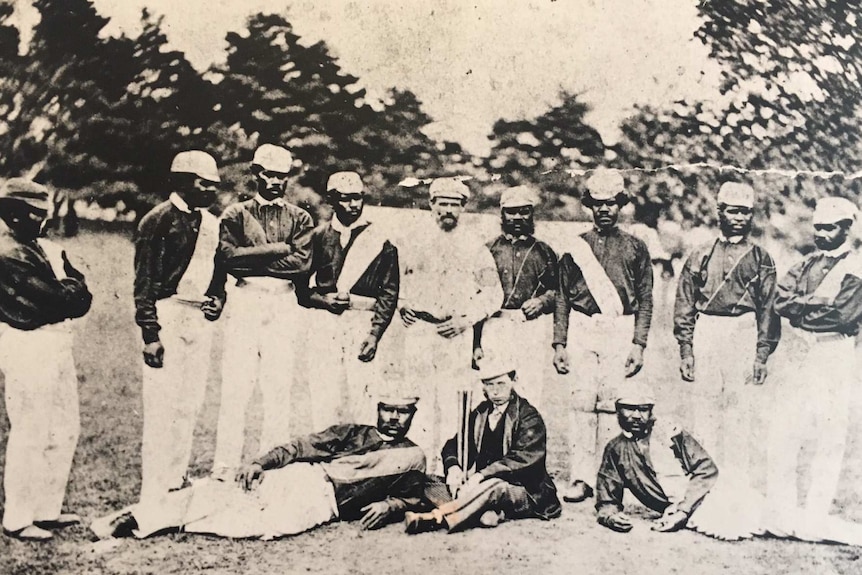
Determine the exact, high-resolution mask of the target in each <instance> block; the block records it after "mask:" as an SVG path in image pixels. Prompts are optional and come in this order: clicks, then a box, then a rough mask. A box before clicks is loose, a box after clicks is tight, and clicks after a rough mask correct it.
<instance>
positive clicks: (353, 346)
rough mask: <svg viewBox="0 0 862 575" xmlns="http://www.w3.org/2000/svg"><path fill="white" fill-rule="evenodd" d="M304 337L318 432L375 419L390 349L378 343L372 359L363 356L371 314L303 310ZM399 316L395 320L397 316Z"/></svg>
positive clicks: (304, 353)
mask: <svg viewBox="0 0 862 575" xmlns="http://www.w3.org/2000/svg"><path fill="white" fill-rule="evenodd" d="M302 315H303V317H304V318H305V321H304V322H303V323H304V325H305V327H306V332H305V333H306V334H307V335H306V337H305V338H304V340H303V342H302V343H301V346H302V348H303V349H302V355H303V357H304V358H305V362H306V374H307V375H306V378H307V381H308V384H309V395H310V398H311V415H312V421H313V423H314V426H313V427H314V430H315V431H318V430H323V429H326V428H327V427H329V426H330V425H335V424H336V423H364V424H368V425H374V424H375V423H376V421H377V420H376V418H375V415H374V414H375V411H374V409H373V405H372V398H371V393H372V391H373V390H374V387H375V383H376V381H377V380H378V378H379V377H380V374H379V369H378V368H377V367H378V365H379V364H380V362H381V361H383V359H382V358H381V355H385V352H384V350H385V349H386V348H385V347H384V346H383V345H382V344H381V345H379V346H378V349H377V355H376V356H375V358H374V360H372V361H370V362H363V361H360V360H359V348H360V346H361V344H362V342H363V341H364V340H365V338H367V337H368V332H369V330H370V329H371V318H372V316H373V312H371V311H365V310H347V311H345V312H344V313H342V314H341V315H334V314H331V313H329V312H328V311H325V310H318V309H310V310H303V311H302ZM396 319H397V318H396Z"/></svg>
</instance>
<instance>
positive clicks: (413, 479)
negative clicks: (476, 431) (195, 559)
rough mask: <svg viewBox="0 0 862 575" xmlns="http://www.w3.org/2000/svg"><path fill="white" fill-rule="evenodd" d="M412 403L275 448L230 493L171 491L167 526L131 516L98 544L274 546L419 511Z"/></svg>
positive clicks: (207, 484)
mask: <svg viewBox="0 0 862 575" xmlns="http://www.w3.org/2000/svg"><path fill="white" fill-rule="evenodd" d="M416 401H417V399H416V398H415V397H409V398H384V399H381V400H380V402H379V403H378V407H377V426H376V427H374V426H370V425H358V424H340V425H334V426H332V427H329V428H328V429H326V430H324V431H322V432H320V433H314V434H311V435H307V436H304V437H297V438H295V439H294V440H292V441H290V442H288V443H287V444H285V445H282V446H280V447H276V448H274V449H273V450H271V451H270V452H268V453H266V454H265V455H263V456H262V457H260V458H258V459H257V460H255V461H254V462H253V463H251V464H249V465H246V466H244V467H242V468H240V469H239V470H238V472H237V473H236V482H235V483H234V482H223V481H219V480H215V479H209V478H207V479H202V480H200V481H197V482H195V483H194V484H193V485H192V486H191V487H188V488H185V489H181V490H177V491H175V492H173V493H172V496H173V499H174V502H175V504H174V506H173V509H174V511H175V512H174V514H173V516H172V517H166V516H164V514H162V515H161V516H160V517H147V516H146V513H143V512H144V511H145V510H138V509H136V508H134V507H131V508H127V509H124V510H122V511H120V512H118V513H115V514H113V515H110V516H107V517H104V518H101V519H98V520H97V521H95V522H94V523H93V524H92V525H91V529H92V530H93V532H94V533H95V534H96V535H97V536H98V537H99V538H102V539H104V538H108V537H128V536H135V537H138V538H143V537H147V536H149V535H152V534H155V533H158V532H162V531H166V530H171V529H177V528H179V529H181V530H183V531H186V532H188V533H205V534H211V535H221V536H224V537H234V538H260V539H274V538H276V537H281V536H285V535H295V534H297V533H302V532H303V531H307V530H309V529H313V528H314V527H317V526H319V525H323V524H325V523H329V522H331V521H336V520H344V521H352V520H356V519H358V520H359V521H360V525H361V526H362V528H363V529H376V528H378V527H382V526H383V525H385V524H386V523H388V522H391V521H393V520H398V519H400V517H401V516H402V515H403V513H404V512H405V511H406V510H409V509H420V508H421V507H422V505H423V503H422V502H423V501H424V499H423V498H422V496H423V488H424V486H425V475H424V472H425V454H424V453H423V452H422V450H421V449H420V448H419V447H417V446H416V445H415V444H414V443H413V442H412V441H410V440H409V439H407V437H406V435H407V431H408V430H409V429H410V424H411V422H412V420H413V415H414V414H415V413H416Z"/></svg>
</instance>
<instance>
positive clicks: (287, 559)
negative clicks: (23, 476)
mask: <svg viewBox="0 0 862 575" xmlns="http://www.w3.org/2000/svg"><path fill="white" fill-rule="evenodd" d="M63 242H64V243H65V244H66V247H67V250H68V251H69V252H70V254H72V258H73V260H74V261H76V262H79V261H83V262H86V265H87V267H88V268H89V271H88V279H89V283H90V286H91V289H92V290H93V292H94V296H95V299H94V305H93V309H92V311H91V313H90V314H89V315H88V316H87V317H86V318H85V319H84V320H82V321H80V322H79V323H78V326H77V332H76V335H77V341H76V346H75V356H76V359H77V363H78V377H79V380H80V401H81V419H82V433H81V439H80V443H79V445H78V451H77V454H76V457H75V463H74V467H73V470H72V477H71V481H70V484H69V489H68V495H67V499H66V506H67V508H68V509H70V510H74V511H76V512H78V513H80V514H81V515H83V516H84V518H85V520H86V521H91V520H92V519H94V518H96V517H98V516H101V515H103V514H105V513H108V512H110V511H112V510H115V509H117V508H119V507H122V506H124V505H127V504H129V503H132V502H134V500H135V499H136V496H137V491H138V488H139V484H140V454H139V451H140V435H141V394H140V385H141V375H140V374H141V369H142V362H141V360H140V343H139V336H138V332H137V330H136V328H135V326H134V323H133V321H132V314H133V309H132V300H131V283H132V282H131V277H130V272H131V260H132V249H131V243H130V242H129V240H128V236H127V235H124V234H122V233H115V232H104V231H94V232H88V233H84V234H82V235H81V236H79V237H78V238H75V239H72V240H63ZM659 299H661V298H659ZM218 347H219V346H216V349H215V350H214V358H215V357H216V356H217V354H218V353H219V349H218ZM648 351H649V355H648V356H647V361H648V362H649V363H648V368H647V369H648V372H647V375H648V376H649V377H650V378H651V379H652V380H653V382H654V384H655V386H656V388H657V390H658V392H659V397H660V398H663V399H664V400H665V403H664V405H665V410H664V411H671V412H673V414H674V415H675V416H676V417H678V418H682V419H683V420H685V414H686V410H685V405H686V403H687V401H689V398H688V395H689V391H690V390H688V389H686V388H683V387H681V384H680V382H679V379H678V377H677V366H676V357H677V355H676V351H675V349H674V346H673V342H672V341H671V339H670V323H669V316H668V312H667V310H666V309H663V308H662V306H660V307H659V309H658V314H657V318H656V320H655V322H654V327H653V333H652V335H651V345H650V348H649V350H648ZM215 364H217V362H215ZM770 383H775V382H770ZM297 392H298V393H297V394H296V397H297V402H298V405H299V406H300V407H299V409H298V411H300V412H303V411H305V410H302V409H301V405H302V402H303V401H305V400H306V399H307V390H305V389H303V390H297ZM546 393H547V394H549V395H550V398H549V399H550V401H547V402H546V403H547V404H548V405H549V410H548V413H547V414H545V415H546V420H547V422H548V428H549V437H550V442H551V444H550V455H549V465H550V466H551V470H552V472H553V473H554V474H555V475H556V476H557V477H558V483H560V484H562V482H563V480H564V479H565V472H564V470H565V468H566V460H565V456H564V451H565V450H564V449H563V443H562V432H563V431H564V430H565V409H564V408H565V401H564V398H565V390H564V389H562V387H561V386H555V387H553V388H552V389H550V390H548V391H547V392H546ZM217 407H218V379H217V376H216V372H215V370H214V371H213V373H212V374H211V378H210V386H209V388H208V392H207V401H206V406H205V409H204V411H203V414H202V417H201V419H200V422H199V424H198V430H197V434H196V439H195V449H194V457H193V462H192V475H201V474H204V473H205V472H207V471H208V470H209V466H210V464H211V461H212V453H213V448H214V440H215V437H214V430H215V421H216V414H217ZM764 407H765V408H768V406H764ZM252 409H253V412H252V415H253V416H252V424H253V426H254V425H257V424H258V421H259V420H258V418H257V417H256V416H257V414H258V410H257V409H256V408H255V406H253V407H252ZM859 413H860V409H859V406H858V405H857V406H854V410H853V414H854V417H853V424H852V427H851V440H850V443H849V447H848V451H847V456H846V464H845V471H844V476H843V479H842V485H841V491H840V495H839V500H838V501H837V503H836V510H835V511H836V512H838V513H841V514H842V515H844V516H845V517H847V518H851V519H856V520H862V499H860V497H859V493H858V491H859V488H860V479H862V441H860V438H862V426H860V425H859V423H858V420H859V418H858V415H859ZM7 434H8V421H7V420H6V417H5V411H3V413H2V414H0V469H2V468H3V459H2V458H3V452H4V451H5V444H6V437H7ZM246 447H247V450H248V451H249V452H250V451H251V450H253V448H254V445H247V446H246ZM639 517H640V518H641V519H643V521H639V522H638V524H637V525H636V527H635V530H634V531H632V532H631V533H630V534H628V535H620V534H616V533H612V532H610V531H608V530H606V529H603V528H601V527H599V526H598V525H596V523H595V519H594V516H593V511H592V506H591V504H589V503H584V504H580V505H568V504H566V505H565V508H564V512H563V516H562V517H561V518H560V519H558V520H555V521H551V522H541V521H532V520H531V521H520V522H514V523H507V524H504V525H502V526H500V527H499V528H497V529H496V530H487V531H486V530H474V531H471V532H468V533H464V534H457V535H446V534H445V533H439V532H438V533H432V534H425V535H419V536H414V537H411V536H407V535H405V534H404V533H403V527H402V526H401V525H391V526H388V527H386V528H384V529H382V530H381V531H377V532H362V531H360V530H359V528H358V526H357V525H355V524H334V525H329V526H326V527H323V528H321V529H318V530H315V531H313V532H311V533H307V534H303V535H300V536H297V537H293V538H289V539H284V540H280V541H275V542H259V541H230V540H222V539H216V538H207V537H201V536H190V535H185V534H176V535H170V536H165V537H159V538H154V539H151V540H146V541H134V540H121V541H117V542H108V543H107V544H106V543H96V544H94V543H92V542H90V540H89V535H88V531H87V529H86V527H85V526H79V527H75V528H72V529H69V530H67V531H65V532H62V533H61V534H60V535H59V536H58V537H57V538H56V539H55V540H54V541H53V542H50V543H47V544H34V543H22V542H18V541H15V540H12V539H9V538H6V537H0V573H2V574H18V573H21V574H24V573H26V574H37V573H123V574H132V573H160V574H168V573H190V572H207V573H240V572H242V573H250V574H251V573H324V574H332V573H369V574H370V573H374V574H379V573H386V572H396V573H403V574H409V573H430V572H435V573H470V574H473V573H491V572H496V573H525V572H534V573H545V574H556V573H561V574H562V573H566V574H568V573H577V572H581V573H624V572H632V571H636V572H639V573H703V574H708V573H724V574H728V573H730V574H736V573H816V574H830V573H841V574H848V575H849V574H854V573H860V572H862V560H860V553H862V550H860V549H856V548H852V547H846V546H838V545H813V544H807V543H801V542H793V541H775V540H765V539H761V540H755V541H748V542H741V543H724V542H719V541H714V540H711V539H708V538H706V537H703V536H700V535H697V534H695V533H692V532H682V533H676V534H657V533H654V532H651V531H650V530H649V528H648V525H647V523H646V521H647V518H646V517H645V516H643V514H641V515H639Z"/></svg>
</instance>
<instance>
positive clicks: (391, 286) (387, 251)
mask: <svg viewBox="0 0 862 575" xmlns="http://www.w3.org/2000/svg"><path fill="white" fill-rule="evenodd" d="M379 257H380V260H381V261H380V267H379V276H378V278H377V297H376V300H377V301H376V302H375V303H374V317H372V318H371V332H370V333H371V335H373V336H374V337H376V338H377V340H378V341H379V340H380V338H381V337H383V333H384V332H385V331H386V328H388V327H389V324H390V323H391V322H392V317H393V316H394V315H395V309H396V308H397V307H398V290H399V287H400V284H399V282H400V281H401V280H400V278H401V271H400V269H399V267H398V250H397V248H396V247H395V246H393V245H392V244H390V243H389V242H386V243H385V244H384V246H383V251H382V252H381V253H380V256H379Z"/></svg>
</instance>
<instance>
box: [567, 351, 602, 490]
mask: <svg viewBox="0 0 862 575" xmlns="http://www.w3.org/2000/svg"><path fill="white" fill-rule="evenodd" d="M575 362H576V363H575ZM571 364H572V365H573V366H576V368H575V369H576V371H575V374H576V377H572V378H571V385H572V386H573V389H572V392H571V397H572V406H571V410H570V411H569V455H570V457H569V470H570V471H569V481H570V482H574V481H576V480H581V481H584V482H586V483H588V484H590V485H593V484H594V483H595V480H596V474H597V473H598V467H597V466H596V464H595V462H596V459H597V455H598V454H597V452H596V449H597V446H598V425H599V417H598V413H597V412H596V404H597V401H598V385H599V380H598V376H597V371H598V369H599V364H598V357H597V356H596V354H595V353H592V352H582V353H579V354H578V355H577V356H575V357H573V358H572V362H571Z"/></svg>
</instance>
